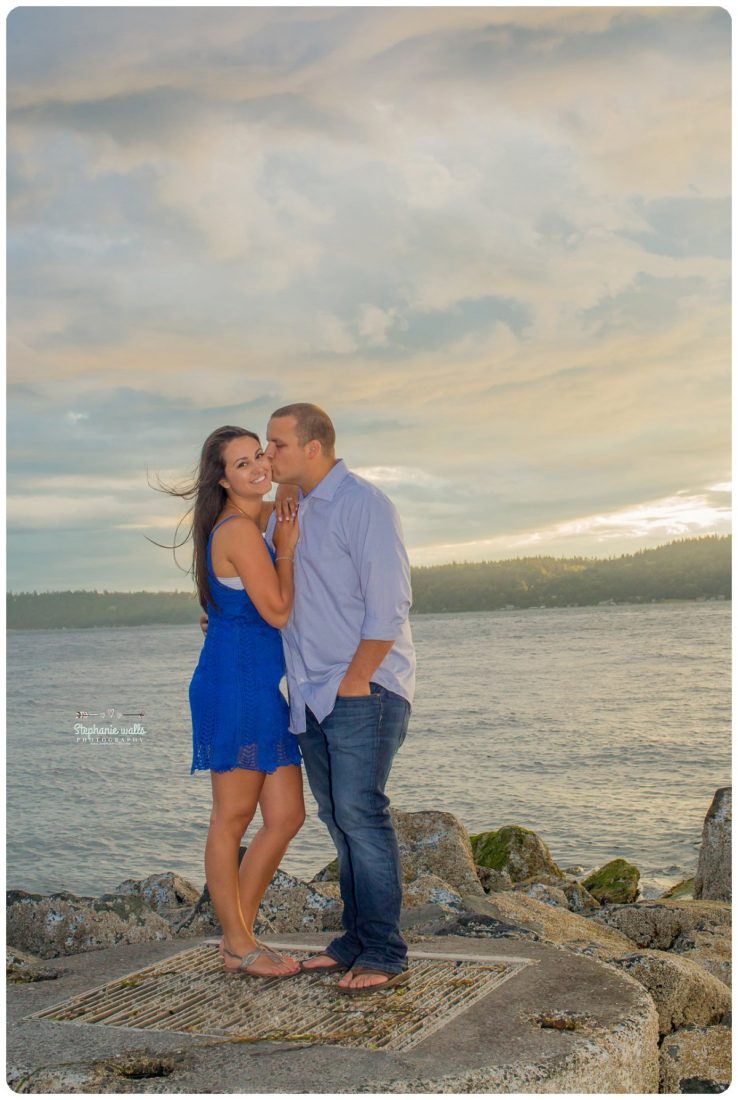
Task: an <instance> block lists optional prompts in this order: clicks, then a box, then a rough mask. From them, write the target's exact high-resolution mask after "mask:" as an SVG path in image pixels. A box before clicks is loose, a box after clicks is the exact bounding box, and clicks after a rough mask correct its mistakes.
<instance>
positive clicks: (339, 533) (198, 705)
mask: <svg viewBox="0 0 738 1100" xmlns="http://www.w3.org/2000/svg"><path fill="white" fill-rule="evenodd" d="M273 481H275V482H278V483H279V489H278V492H277V501H276V502H275V503H268V502H266V501H265V500H264V497H265V496H266V495H267V494H268V493H269V491H270V489H271V488H272V483H273ZM193 495H194V498H195V504H194V516H193V536H194V572H195V578H196V583H197V590H198V595H199V598H200V603H201V606H202V607H203V609H204V611H205V614H203V616H202V617H201V624H202V628H203V631H204V632H205V642H204V644H203V647H202V651H201V655H200V660H199V663H198V665H197V668H196V670H195V673H194V675H193V677H192V681H191V683H190V689H189V698H190V706H191V712H192V728H193V761H192V769H191V774H192V773H194V772H195V771H199V770H209V771H210V777H211V784H212V794H213V805H212V812H211V817H210V828H209V832H208V838H207V844H206V848H205V875H206V880H207V885H208V891H209V893H210V896H211V898H212V901H213V906H214V908H215V911H216V914H217V917H218V919H219V922H220V925H221V929H222V931H223V939H222V940H221V941H220V944H219V950H220V953H221V955H222V957H223V964H224V967H225V968H226V969H227V970H233V971H238V972H240V973H242V974H248V975H250V976H252V977H258V978H270V979H274V978H291V977H295V976H296V975H298V974H300V973H301V972H320V973H328V972H335V973H336V974H338V975H340V977H339V979H338V981H337V983H336V984H337V988H338V989H339V990H340V991H341V992H343V993H347V994H350V995H359V994H366V993H371V992H374V991H376V990H377V989H379V988H382V987H385V986H394V985H397V984H399V983H401V982H403V981H405V980H406V979H407V977H408V970H407V944H406V943H405V941H404V939H403V938H402V936H401V934H400V928H399V920H400V907H401V903H402V878H401V873H400V857H399V851H398V845H397V838H396V835H395V832H394V829H393V826H392V821H391V819H390V815H389V809H388V807H389V799H388V798H387V796H386V795H385V793H384V789H385V785H386V782H387V778H388V776H389V772H390V768H391V765H392V761H393V758H394V755H395V753H396V752H397V750H398V748H399V747H400V745H401V744H402V742H403V741H404V739H405V734H406V732H407V727H408V720H409V717H410V710H411V703H412V700H413V693H414V686H415V652H414V648H413V643H412V637H411V633H410V625H409V621H408V613H409V610H410V604H411V589H410V566H409V562H408V557H407V552H406V549H405V546H404V543H403V538H402V531H401V527H400V521H399V516H398V514H397V510H396V508H395V506H394V504H393V503H392V502H391V501H390V500H389V498H388V497H387V496H385V494H384V493H382V492H381V491H380V490H379V489H377V488H376V487H375V486H373V485H372V484H371V483H370V482H368V481H366V480H364V479H363V478H361V477H359V476H357V475H356V474H354V473H352V472H351V471H350V470H349V469H348V467H347V466H346V464H345V462H344V461H343V459H341V458H336V455H335V430H334V428H333V424H332V423H331V420H330V418H329V417H328V415H327V414H326V413H325V412H324V411H323V410H322V409H320V408H318V407H317V406H316V405H311V404H307V403H298V404H292V405H286V406H284V407H283V408H280V409H277V410H276V412H274V413H273V414H272V416H271V418H270V420H269V424H268V427H267V445H266V447H265V448H262V446H261V442H260V440H259V437H258V436H257V435H256V434H254V433H253V432H250V431H247V430H245V429H242V428H236V427H223V428H219V429H217V430H216V431H215V432H213V433H212V434H211V435H210V436H209V437H208V439H207V440H206V441H205V444H204V446H203V449H202V454H201V459H200V467H199V472H198V476H197V480H196V482H195V486H194V489H193ZM285 673H286V676H287V686H288V694H289V705H288V704H287V702H286V700H285V698H284V696H283V695H282V693H281V692H280V690H279V683H280V680H281V679H282V676H283V675H284V674H285ZM303 763H304V766H305V771H306V772H307V778H308V782H309V784H310V789H311V791H312V793H313V795H314V797H315V800H316V802H317V804H318V816H319V817H320V819H321V821H323V822H324V824H325V825H326V827H327V828H328V831H329V833H330V835H331V837H332V839H333V842H334V844H335V846H336V850H337V852H338V863H339V881H340V889H341V898H342V901H343V917H342V922H343V934H342V935H339V936H337V937H336V938H334V939H333V940H332V941H331V942H330V943H329V944H328V945H327V946H326V947H325V949H324V950H323V951H322V952H321V953H320V954H318V955H314V956H313V957H312V958H309V959H306V960H305V961H303V962H302V963H299V962H298V961H297V960H296V959H295V958H294V957H292V956H290V955H288V954H284V953H281V952H278V951H276V950H275V949H274V948H272V947H270V946H268V945H267V944H264V943H262V942H261V941H260V940H258V939H257V938H256V936H255V934H254V922H255V920H256V916H257V912H258V909H259V905H260V902H261V899H262V897H263V895H264V891H265V890H266V888H267V886H268V885H269V883H270V881H271V879H272V877H273V875H274V872H275V871H276V870H277V868H278V866H279V864H280V862H281V860H282V857H283V856H284V853H285V851H286V850H287V847H288V845H289V843H290V840H291V839H292V838H293V837H294V836H295V834H296V833H297V832H298V830H299V829H300V827H301V825H302V823H303V821H304V820H305V807H304V802H303V787H302V764H303ZM257 805H258V806H259V808H260V810H261V814H262V819H263V825H262V827H261V828H260V829H259V830H258V832H257V833H256V834H255V836H254V837H253V839H252V840H251V842H250V844H249V845H248V848H247V850H246V853H245V855H244V857H243V859H242V861H241V864H240V867H239V866H238V851H239V845H240V842H241V839H242V837H243V834H244V832H245V830H246V829H247V827H248V825H249V823H250V822H251V820H252V818H253V816H254V813H255V811H256V807H257Z"/></svg>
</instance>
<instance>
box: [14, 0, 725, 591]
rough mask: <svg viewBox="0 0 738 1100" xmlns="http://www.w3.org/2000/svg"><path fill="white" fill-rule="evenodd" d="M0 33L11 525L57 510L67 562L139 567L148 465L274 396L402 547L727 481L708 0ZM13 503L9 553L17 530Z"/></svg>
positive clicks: (137, 13)
mask: <svg viewBox="0 0 738 1100" xmlns="http://www.w3.org/2000/svg"><path fill="white" fill-rule="evenodd" d="M8 38H9V55H8V185H9V198H8V215H9V218H8V222H9V224H8V382H9V390H8V400H9V403H10V418H9V426H8V458H9V470H8V483H9V490H10V495H11V497H12V499H13V508H14V509H15V511H14V513H13V515H14V516H15V518H14V519H13V520H12V521H11V523H12V524H15V523H21V525H31V524H35V523H36V520H32V519H31V513H30V512H29V511H28V510H27V509H26V506H25V504H24V503H23V499H24V498H27V499H28V500H29V501H30V502H33V501H34V500H35V501H36V502H37V504H39V505H49V512H48V515H49V520H48V522H49V525H50V526H49V529H50V530H51V529H53V530H54V531H57V532H60V534H59V539H60V542H59V544H58V545H59V549H60V552H63V553H65V554H69V555H70V557H71V558H72V559H73V558H74V557H75V555H78V557H79V562H80V566H79V569H80V570H81V569H82V568H83V567H84V568H85V569H86V570H87V575H88V576H90V577H92V576H99V575H102V574H104V571H105V569H106V568H109V569H110V570H119V575H120V576H125V577H131V576H133V575H135V564H134V563H135V562H139V564H140V565H141V568H142V569H144V568H145V571H146V574H147V576H148V577H151V578H157V579H158V580H160V581H161V582H165V581H166V577H167V573H166V569H167V564H166V563H164V562H163V560H162V559H161V557H159V558H154V559H152V558H150V557H149V556H148V551H147V550H146V547H145V546H144V545H143V541H144V540H143V539H142V529H145V527H146V525H147V524H149V523H151V524H156V523H160V522H164V521H165V520H166V516H167V508H168V503H167V504H165V503H164V498H162V497H160V496H154V495H153V494H152V491H151V490H150V489H149V487H148V485H147V484H146V480H145V475H146V469H147V467H148V469H149V470H152V471H155V470H163V469H166V470H170V471H174V472H177V471H181V474H182V476H184V475H185V474H186V473H188V472H189V471H190V470H191V468H192V466H193V464H194V463H195V462H196V460H197V455H198V453H199V448H200V447H201V445H202V441H203V440H204V438H205V436H206V435H207V434H208V432H209V431H211V430H212V429H213V428H214V427H216V426H217V425H218V424H220V423H228V422H235V423H242V424H243V425H244V426H245V427H249V428H256V430H257V431H263V429H264V426H265V424H266V421H267V418H268V416H269V413H270V412H271V410H272V409H273V408H275V407H277V406H278V405H280V404H283V403H286V402H287V401H289V400H295V399H305V400H313V401H315V402H316V403H318V404H320V405H323V406H324V407H326V408H327V409H328V411H329V412H330V413H331V415H332V416H333V417H334V420H335V423H336V426H337V429H338V432H339V442H340V447H341V450H342V452H343V455H344V456H345V457H346V459H347V461H348V462H349V464H350V465H351V466H352V467H353V468H355V469H361V470H372V471H374V472H375V473H374V476H375V477H376V478H377V479H378V480H377V484H380V485H382V486H383V487H385V488H386V490H387V491H388V492H390V494H391V495H392V496H393V497H395V498H396V499H397V501H398V506H400V508H401V512H402V518H403V524H404V526H405V529H406V532H407V535H408V540H409V541H410V540H411V541H412V545H414V546H417V547H420V548H421V549H422V548H424V547H439V546H440V547H443V546H445V545H449V546H457V545H460V544H461V545H463V544H465V541H466V542H469V543H470V544H474V545H477V544H485V540H492V544H493V545H495V546H496V545H500V546H503V545H504V540H505V539H506V538H508V537H509V538H514V537H518V534H517V533H520V532H522V533H523V534H524V533H525V532H529V533H531V537H534V536H536V535H537V534H540V533H542V532H543V533H545V532H549V533H551V532H553V534H552V536H551V537H552V538H554V539H559V540H560V544H561V545H562V546H563V545H566V546H567V547H570V546H571V547H575V546H579V547H590V548H596V547H597V546H598V545H599V543H598V542H597V539H598V538H600V537H601V536H604V535H605V534H607V532H608V531H609V534H608V535H607V537H608V539H610V538H611V539H613V540H614V542H613V543H612V544H615V543H616V542H617V539H618V538H622V539H624V540H628V539H630V538H631V536H630V535H629V534H628V533H627V532H626V529H625V528H623V529H622V530H621V528H620V527H618V526H616V527H615V528H612V529H610V528H607V529H604V528H597V527H596V526H593V525H587V524H586V523H585V525H584V526H583V527H582V528H581V530H580V531H579V533H575V532H573V531H569V530H568V529H563V528H562V529H561V530H559V529H558V528H557V526H556V525H557V524H567V523H570V522H574V521H577V517H585V519H586V517H592V516H616V515H618V514H619V512H620V511H621V510H627V509H628V508H629V507H632V502H633V501H636V502H638V501H646V502H649V501H661V500H665V501H669V500H671V499H672V498H673V497H674V496H675V494H677V493H678V491H679V487H680V486H684V485H693V486H698V487H699V486H703V485H713V486H714V485H719V484H721V482H722V479H723V478H724V472H725V469H726V468H727V456H729V453H730V422H729V397H730V368H729V362H730V301H729V289H730V256H729V251H728V231H729V211H730V199H729V196H730V19H729V15H728V13H726V12H725V11H724V9H720V8H712V9H698V8H680V9H675V8H662V9H625V10H624V9H599V8H510V7H508V8H422V9H410V8H385V9H368V8H367V9H365V8H357V9H320V8H316V9H310V8H307V9H292V8H284V9H282V8H275V9H267V8H221V9H199V8H171V9H158V8H149V9H146V8H130V9H124V8H110V9H103V8H90V9H84V10H82V9H74V8H69V9H41V10H35V9H24V8H18V9H14V10H13V12H11V14H10V16H9V20H8ZM50 455H51V456H52V461H53V469H52V472H51V474H50V473H49V456H50ZM90 470H92V471H94V475H90V480H86V477H87V473H88V471H90ZM377 471H379V472H377ZM45 478H47V479H48V481H47V484H44V479H45ZM64 479H72V480H71V481H69V480H68V481H66V482H65V481H64ZM74 479H80V480H79V481H78V482H76V481H74ZM106 479H109V485H110V488H108V487H106V484H105V481H106ZM137 479H140V480H139V481H137ZM129 481H130V482H131V484H128V482H129ZM139 486H140V487H139ZM694 492H695V493H696V494H697V495H699V493H700V492H703V490H701V489H699V488H698V489H697V490H695V491H694ZM57 498H58V502H59V505H58V506H57V504H56V503H52V501H56V500H57ZM112 501H117V504H118V508H117V511H116V509H115V508H114V507H113V504H112ZM708 505H709V506H708V511H707V513H706V515H709V514H713V513H714V514H715V515H716V516H717V517H718V518H717V519H716V520H715V522H716V523H720V524H722V523H723V522H724V521H723V518H722V512H721V511H720V508H719V507H718V506H717V505H715V503H714V502H713V501H712V499H709V500H708ZM720 507H723V506H722V505H721V506H720ZM90 508H92V512H91V511H90ZM96 508H97V509H98V510H100V514H104V515H105V516H106V522H108V520H109V521H110V522H111V523H112V524H113V525H114V526H115V528H116V530H117V531H118V534H119V536H120V541H117V542H116V547H120V550H118V549H116V550H115V551H111V549H110V547H107V548H106V541H105V538H104V537H103V534H102V533H98V532H97V530H96V528H95V509H96ZM65 509H66V512H65ZM109 512H110V515H109ZM175 513H176V508H175V507H173V512H172V515H173V516H174V515H175ZM39 514H43V507H39ZM64 514H66V517H67V520H66V521H67V522H69V523H71V524H77V528H76V532H77V533H76V536H75V531H74V530H72V529H71V528H70V530H69V533H68V535H67V534H66V533H64V534H62V533H61V532H63V531H65V529H64V528H62V527H59V526H57V525H58V524H60V523H63V522H65V520H64ZM675 514H676V513H675ZM572 517H573V519H572ZM662 518H663V517H662ZM577 522H578V521H577ZM635 522H636V521H635V519H634V518H633V517H629V518H627V523H635ZM658 522H660V520H659V516H658V515H656V516H655V520H654V524H655V525H654V526H649V525H648V522H647V521H646V520H644V519H642V520H641V523H642V524H645V526H642V527H641V528H640V530H641V531H642V538H643V539H644V540H648V539H650V538H651V537H652V536H653V537H656V536H655V535H654V532H655V531H657V530H658V529H659V528H658ZM627 523H626V526H627ZM664 523H666V520H664ZM633 529H635V528H633ZM664 529H665V530H666V527H665V528H664ZM11 531H12V532H13V533H12V542H11V559H12V560H11V563H10V567H9V568H10V572H9V583H11V582H12V583H16V582H17V579H18V577H22V576H23V575H24V572H25V571H26V570H27V569H28V570H30V569H31V567H32V566H33V564H34V563H37V562H38V561H39V560H40V557H39V555H40V542H39V543H38V544H37V543H34V541H33V540H34V539H38V540H40V541H42V540H43V528H42V527H41V526H38V527H33V530H31V527H30V526H29V527H28V530H26V529H25V527H24V530H23V531H21V530H20V529H18V528H17V527H15V526H11ZM627 531H630V528H627ZM24 532H25V533H24ZM614 532H615V533H614ZM75 538H76V540H77V541H75ZM495 540H502V542H500V543H498V542H496V541H495ZM553 544H554V545H555V542H554V543H553ZM607 545H608V546H609V545H611V543H610V542H608V543H607ZM628 545H632V540H631V542H629V543H628ZM94 554H99V555H101V558H100V562H99V568H98V565H95V564H94V563H93V561H92V557H93V556H94ZM75 568H77V567H76V566H75V565H74V564H72V562H71V561H70V563H69V565H68V566H67V565H66V564H64V565H63V567H62V566H60V567H59V570H58V571H57V572H56V573H55V574H54V575H55V576H56V577H57V578H59V577H63V576H66V575H67V574H69V575H72V574H73V573H74V570H75Z"/></svg>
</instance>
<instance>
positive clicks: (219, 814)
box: [210, 805, 256, 839]
mask: <svg viewBox="0 0 738 1100" xmlns="http://www.w3.org/2000/svg"><path fill="white" fill-rule="evenodd" d="M255 813H256V807H255V806H252V807H248V806H246V807H243V806H220V805H216V806H213V808H212V809H211V811H210V828H211V829H217V830H219V831H222V832H227V833H237V834H238V837H239V839H240V838H241V837H242V836H243V834H244V833H245V832H246V830H247V829H248V827H249V825H250V824H251V822H252V821H253V819H254V814H255Z"/></svg>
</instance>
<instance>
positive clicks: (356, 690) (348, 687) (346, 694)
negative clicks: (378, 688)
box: [338, 674, 372, 699]
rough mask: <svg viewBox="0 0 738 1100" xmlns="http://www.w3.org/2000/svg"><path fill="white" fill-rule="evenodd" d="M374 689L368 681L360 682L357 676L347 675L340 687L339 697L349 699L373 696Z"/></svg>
mask: <svg viewBox="0 0 738 1100" xmlns="http://www.w3.org/2000/svg"><path fill="white" fill-rule="evenodd" d="M371 693H372V689H371V687H370V686H369V681H368V680H360V679H358V678H357V677H356V676H350V675H348V674H347V675H346V676H344V678H343V680H341V683H340V684H339V685H338V697H339V698H340V699H348V698H352V697H355V696H357V695H371Z"/></svg>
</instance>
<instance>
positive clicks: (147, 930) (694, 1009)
mask: <svg viewBox="0 0 738 1100" xmlns="http://www.w3.org/2000/svg"><path fill="white" fill-rule="evenodd" d="M392 816H393V820H394V823H395V827H396V829H397V834H398V842H399V846H400V854H401V860H402V875H403V912H402V926H403V930H404V934H405V936H406V938H407V939H408V941H409V942H411V943H414V944H419V943H423V942H426V943H427V942H433V941H434V940H436V937H439V936H443V937H448V936H463V937H469V938H470V939H477V940H489V939H497V940H499V941H501V942H502V941H505V942H508V941H511V940H512V941H516V940H517V941H519V942H520V943H521V944H539V945H544V946H549V947H550V946H553V947H555V948H556V949H557V950H559V951H564V952H569V953H571V954H573V955H580V956H588V957H589V958H591V959H592V960H594V961H596V962H597V963H599V964H601V965H603V966H604V967H606V968H610V969H613V970H617V971H618V972H619V973H624V974H627V975H628V976H629V977H630V978H631V979H633V980H634V981H635V982H637V983H638V984H639V985H640V986H641V987H642V988H643V989H644V990H645V991H646V992H647V994H648V998H650V1001H651V1002H652V1005H653V1009H654V1010H655V1014H656V1016H657V1017H658V1034H659V1040H658V1042H659V1061H660V1086H659V1091H663V1092H675V1091H676V1092H680V1091H722V1090H723V1088H725V1087H727V1083H728V1082H729V1081H730V1065H729V1062H730V1035H731V1031H730V1028H731V996H730V983H731V906H730V901H731V875H730V849H731V789H730V788H729V787H724V788H720V789H719V790H718V791H716V793H715V796H714V798H713V801H712V804H711V806H710V808H709V811H708V813H707V815H706V818H705V823H704V828H703V833H702V845H701V849H700V853H699V859H698V863H697V868H696V872H695V875H694V878H693V879H688V880H686V881H685V882H684V883H680V884H678V886H677V887H673V888H672V889H670V890H669V891H667V892H666V893H665V894H663V895H662V896H661V897H660V898H656V899H643V898H639V897H638V891H639V886H638V883H639V877H640V876H639V871H638V868H637V867H635V866H634V865H633V864H631V863H628V862H627V861H625V860H623V859H619V858H613V859H612V860H610V861H609V862H607V863H605V864H604V865H603V866H602V867H599V868H596V869H594V870H593V871H591V872H590V873H589V874H587V875H584V873H583V871H584V869H583V868H569V869H566V868H561V867H559V866H558V865H557V864H556V862H555V861H554V860H553V858H552V856H551V853H550V851H549V849H548V847H547V845H546V844H545V842H544V841H543V840H542V838H540V837H539V836H537V835H536V834H535V833H533V832H532V831H531V830H529V829H525V828H523V827H521V826H518V825H506V826H503V827H501V828H498V829H496V830H490V831H488V832H482V833H476V834H474V835H472V836H471V837H470V836H469V834H468V832H467V830H466V829H465V828H464V826H463V824H462V823H461V822H460V821H459V820H458V819H457V818H455V817H454V816H453V815H452V814H449V813H440V812H436V811H430V810H428V811H419V812H416V813H404V812H402V811H398V810H394V809H393V810H392ZM244 851H245V848H241V850H240V853H239V860H240V858H242V856H243V853H244ZM337 877H338V869H337V865H336V863H335V861H334V862H333V863H331V864H329V865H328V866H327V867H325V868H324V869H323V871H321V872H320V873H319V874H318V875H316V876H315V878H314V879H313V880H312V881H311V882H302V881H300V880H299V879H297V878H295V877H294V876H292V875H289V874H286V873H285V872H284V871H278V872H277V873H276V875H275V876H274V879H273V880H272V882H271V884H270V886H269V888H268V890H267V892H266V894H265V897H264V900H263V904H262V906H261V909H260V913H259V919H258V922H257V929H256V931H257V933H260V934H266V933H273V934H278V935H285V934H287V935H289V934H304V933H318V934H319V935H320V934H321V933H323V932H326V933H328V932H331V931H333V930H337V929H340V927H341V910H342V906H341V900H340V892H339V887H338V882H337ZM218 934H220V929H219V926H218V922H217V918H216V916H215V913H214V911H213V907H212V902H211V900H210V897H209V894H208V891H207V887H205V888H204V889H203V890H202V891H200V890H198V889H197V888H196V887H195V886H194V885H193V884H192V883H189V882H187V881H186V880H184V879H182V878H181V877H180V876H178V875H175V874H172V873H171V872H166V873H163V874H155V875H149V876H148V877H147V878H145V879H142V880H132V879H127V880H126V881H125V882H122V883H120V884H119V886H118V887H117V888H116V889H115V890H114V891H113V892H111V893H108V894H103V895H101V896H100V897H79V896H76V895H74V894H70V893H68V892H61V893H56V894H51V895H40V894H32V893H28V892H26V891H23V890H11V891H9V892H8V895H7V939H8V943H9V944H10V945H11V946H10V947H9V949H8V979H9V981H10V982H13V983H15V982H35V981H51V980H54V978H55V977H56V976H57V974H58V971H55V970H54V968H48V967H45V966H44V961H45V960H49V959H58V958H61V957H63V956H66V955H77V954H79V953H80V952H85V951H94V950H96V949H102V948H105V947H110V946H114V945H117V944H141V943H144V942H147V941H155V940H167V939H177V938H191V937H193V936H204V937H209V936H212V935H218ZM436 942H437V940H436ZM695 1083H696V1084H695ZM698 1085H699V1086H700V1087H697V1086H698ZM544 1091H545V1090H544Z"/></svg>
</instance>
